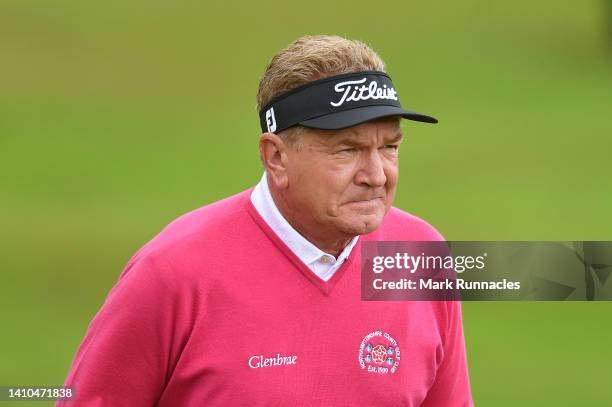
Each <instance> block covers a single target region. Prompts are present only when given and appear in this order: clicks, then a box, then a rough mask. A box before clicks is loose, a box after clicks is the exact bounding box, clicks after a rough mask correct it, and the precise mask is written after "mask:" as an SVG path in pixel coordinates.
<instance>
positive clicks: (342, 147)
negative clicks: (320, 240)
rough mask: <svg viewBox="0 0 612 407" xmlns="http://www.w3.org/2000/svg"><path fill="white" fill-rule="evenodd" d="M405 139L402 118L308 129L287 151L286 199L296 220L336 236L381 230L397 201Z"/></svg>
mask: <svg viewBox="0 0 612 407" xmlns="http://www.w3.org/2000/svg"><path fill="white" fill-rule="evenodd" d="M401 140H402V134H401V130H400V126H399V119H398V118H390V119H389V118H387V119H379V120H376V121H372V122H368V123H363V124H360V125H357V126H354V127H350V128H347V129H343V130H334V131H332V130H314V129H308V131H306V132H304V133H303V134H302V135H301V140H300V141H299V142H298V143H299V145H300V146H299V148H297V149H294V148H292V149H289V150H288V151H287V177H288V188H287V190H286V196H285V197H286V199H287V203H288V205H289V206H290V207H291V208H292V209H293V214H294V216H295V217H297V218H298V219H299V220H300V223H302V224H303V223H304V222H307V223H310V224H311V226H313V227H317V228H320V230H325V231H329V233H334V234H335V235H345V236H355V235H358V234H365V233H369V232H371V231H373V230H375V229H377V228H378V226H379V225H380V224H381V222H382V220H383V217H384V215H385V214H386V213H387V211H388V210H389V208H390V207H391V205H392V203H393V198H394V196H395V190H396V186H397V179H398V149H399V145H400V143H401Z"/></svg>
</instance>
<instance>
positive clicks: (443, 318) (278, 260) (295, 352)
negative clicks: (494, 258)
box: [56, 188, 473, 407]
mask: <svg viewBox="0 0 612 407" xmlns="http://www.w3.org/2000/svg"><path fill="white" fill-rule="evenodd" d="M251 192H252V188H250V189H248V190H246V191H243V192H241V193H239V194H237V195H234V196H232V197H229V198H226V199H224V200H222V201H218V202H215V203H213V204H210V205H207V206H204V207H201V208H198V209H196V210H194V211H191V212H189V213H187V214H185V215H183V216H181V217H179V218H177V219H176V220H175V221H173V222H172V223H170V224H169V225H168V226H167V227H166V228H164V229H163V230H162V231H161V232H160V233H159V234H158V235H157V236H155V237H154V238H153V239H152V240H151V241H149V242H148V243H147V244H145V245H144V246H143V247H142V248H141V249H140V250H138V251H137V252H136V254H135V255H134V256H133V257H132V258H131V259H130V261H129V262H128V263H127V265H126V267H125V268H124V270H123V272H122V273H121V275H120V277H119V279H118V281H117V283H116V284H115V285H114V287H113V288H112V289H111V290H110V292H109V294H108V295H107V297H106V300H105V302H104V304H103V305H102V307H101V309H100V310H99V311H98V313H97V314H96V315H95V316H94V318H93V320H92V321H91V323H90V325H89V327H88V329H87V332H86V334H85V338H84V339H83V341H82V343H81V345H80V346H79V348H78V351H77V353H76V356H75V358H74V361H73V364H72V366H71V368H70V371H69V373H68V377H67V379H66V382H65V385H66V386H73V387H74V390H75V400H76V401H67V402H58V403H57V404H56V405H58V406H70V405H78V406H159V407H169V406H187V407H189V406H203V405H205V406H242V405H244V406H270V405H279V406H280V405H299V406H372V405H377V406H433V407H454V406H457V407H459V406H471V405H473V403H472V399H471V394H470V386H469V379H468V371H467V361H466V353H465V344H464V336H463V327H462V323H461V307H460V303H459V302H454V301H405V302H400V301H389V302H383V301H361V295H360V288H361V287H360V285H361V273H360V252H361V249H360V247H361V243H362V242H363V241H371V240H377V241H384V240H393V241H398V240H413V241H431V240H442V239H443V238H442V236H441V235H440V234H439V233H438V232H437V231H436V230H435V229H434V228H433V227H432V226H431V225H429V224H428V223H427V222H425V221H423V220H421V219H419V218H418V217H416V216H413V215H411V214H409V213H407V212H404V211H402V210H400V209H397V208H391V209H390V210H389V212H388V213H387V214H386V215H385V217H384V220H383V222H382V224H381V226H380V227H379V228H378V229H377V230H376V231H374V232H372V233H370V234H366V235H362V236H361V237H360V238H359V241H358V242H357V244H356V246H355V247H354V249H353V250H352V251H351V254H350V256H349V257H348V258H347V259H346V261H345V262H344V263H343V264H342V266H341V267H340V269H338V271H336V273H335V274H334V275H333V277H332V278H331V279H330V280H328V281H323V280H321V279H320V278H318V277H316V276H315V275H314V274H313V273H312V271H311V270H310V269H309V268H308V267H307V266H306V265H305V264H304V263H303V262H302V261H301V260H300V259H299V258H298V257H297V256H296V255H295V254H294V253H293V252H292V251H291V250H290V249H289V248H288V247H287V246H286V245H285V244H284V243H283V241H282V240H281V239H280V238H279V237H278V236H277V235H276V234H275V233H274V232H273V231H272V229H271V228H270V227H269V226H268V225H267V224H266V222H265V221H264V220H263V219H262V218H261V216H260V215H259V214H258V212H257V210H256V209H255V207H254V206H253V204H252V202H251V201H250V194H251Z"/></svg>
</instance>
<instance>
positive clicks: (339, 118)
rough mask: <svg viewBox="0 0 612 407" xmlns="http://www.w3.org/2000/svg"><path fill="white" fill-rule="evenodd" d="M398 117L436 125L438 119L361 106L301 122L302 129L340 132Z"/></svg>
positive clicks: (383, 107)
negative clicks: (362, 124) (374, 121)
mask: <svg viewBox="0 0 612 407" xmlns="http://www.w3.org/2000/svg"><path fill="white" fill-rule="evenodd" d="M392 116H400V117H403V118H404V119H408V120H414V121H418V122H425V123H438V119H436V118H435V117H432V116H428V115H425V114H421V113H416V112H411V111H409V110H404V109H402V108H400V107H395V106H380V105H379V106H363V107H358V108H355V109H350V110H344V111H341V112H335V113H330V114H326V115H324V116H319V117H316V118H313V119H308V120H303V121H301V122H300V123H299V124H300V125H302V126H304V127H310V128H314V129H322V130H341V129H345V128H347V127H351V126H356V125H358V124H361V123H365V122H369V121H371V120H375V119H382V118H385V117H392Z"/></svg>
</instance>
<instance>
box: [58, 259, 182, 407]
mask: <svg viewBox="0 0 612 407" xmlns="http://www.w3.org/2000/svg"><path fill="white" fill-rule="evenodd" d="M160 264H162V263H161V262H160V261H155V260H153V259H152V258H151V257H150V256H147V257H144V258H138V255H136V256H135V259H132V260H131V261H130V263H128V265H127V266H126V268H125V269H124V271H123V273H122V274H121V277H120V278H119V280H118V282H117V283H116V284H115V286H114V287H113V288H112V289H111V291H110V292H109V294H108V295H107V297H106V300H105V302H104V304H103V305H102V307H101V309H100V310H99V311H98V313H97V314H96V315H95V316H94V318H93V320H92V321H91V323H90V324H89V327H88V329H87V332H86V334H85V338H84V339H83V341H82V343H81V345H80V346H79V348H78V350H77V353H76V356H75V358H74V360H73V363H72V366H71V367H70V370H69V372H68V377H67V379H66V381H65V386H70V387H72V388H73V389H74V393H75V395H74V396H73V399H72V400H71V401H65V402H61V401H60V402H58V403H57V404H56V407H57V406H74V405H78V406H85V407H89V406H92V407H93V406H96V407H97V406H116V407H120V406H131V407H138V406H153V405H154V404H155V403H156V401H157V400H158V398H159V397H160V395H161V393H162V392H163V389H164V386H165V383H166V382H167V380H168V378H169V376H170V375H171V373H172V369H173V368H174V366H175V364H176V360H178V357H179V356H180V351H181V349H182V346H184V343H185V341H186V339H187V336H188V333H189V329H188V327H189V326H190V321H189V320H190V318H191V316H192V308H193V307H191V305H193V301H190V300H193V296H190V295H189V293H181V292H180V284H179V283H178V282H176V281H175V280H176V279H173V278H172V277H173V276H172V273H171V272H170V270H169V268H167V267H163V266H161V265H160Z"/></svg>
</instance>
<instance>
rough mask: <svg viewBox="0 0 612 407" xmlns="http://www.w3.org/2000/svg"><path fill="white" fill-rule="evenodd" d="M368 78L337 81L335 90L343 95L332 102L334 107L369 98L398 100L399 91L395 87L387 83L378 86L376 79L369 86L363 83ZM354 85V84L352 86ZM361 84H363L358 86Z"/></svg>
mask: <svg viewBox="0 0 612 407" xmlns="http://www.w3.org/2000/svg"><path fill="white" fill-rule="evenodd" d="M366 80H367V78H363V79H359V80H354V81H346V82H340V83H337V84H336V86H334V90H335V91H336V92H338V93H341V94H342V97H341V98H340V100H338V101H337V102H330V104H331V105H332V106H334V107H338V106H342V104H343V103H344V102H351V101H358V100H368V99H391V100H397V96H396V94H397V92H395V89H394V88H388V87H387V85H383V87H382V88H379V87H378V83H376V81H372V82H370V83H369V85H368V86H366V85H361V84H362V83H364V82H365V81H366ZM351 85H354V86H351ZM358 85H361V86H358Z"/></svg>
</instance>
